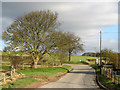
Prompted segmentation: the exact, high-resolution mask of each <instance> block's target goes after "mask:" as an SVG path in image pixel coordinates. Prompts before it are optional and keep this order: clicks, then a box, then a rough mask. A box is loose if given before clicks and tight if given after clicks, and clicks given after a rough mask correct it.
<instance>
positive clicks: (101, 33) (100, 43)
mask: <svg viewBox="0 0 120 90" xmlns="http://www.w3.org/2000/svg"><path fill="white" fill-rule="evenodd" d="M101 68H102V31H100V74H101Z"/></svg>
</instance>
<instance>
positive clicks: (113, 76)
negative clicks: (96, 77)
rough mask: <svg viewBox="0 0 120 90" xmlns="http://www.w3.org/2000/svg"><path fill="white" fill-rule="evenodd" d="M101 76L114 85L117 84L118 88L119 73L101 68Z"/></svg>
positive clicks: (119, 81)
mask: <svg viewBox="0 0 120 90" xmlns="http://www.w3.org/2000/svg"><path fill="white" fill-rule="evenodd" d="M102 74H103V75H105V76H107V77H108V78H110V79H111V80H112V82H114V84H118V85H119V86H120V71H114V70H113V69H112V68H104V67H103V68H102Z"/></svg>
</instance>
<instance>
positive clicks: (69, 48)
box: [52, 31, 84, 61]
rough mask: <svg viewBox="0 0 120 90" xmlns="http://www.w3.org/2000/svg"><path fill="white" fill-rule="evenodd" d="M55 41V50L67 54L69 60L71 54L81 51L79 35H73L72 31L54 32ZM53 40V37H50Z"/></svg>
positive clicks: (81, 45)
mask: <svg viewBox="0 0 120 90" xmlns="http://www.w3.org/2000/svg"><path fill="white" fill-rule="evenodd" d="M52 36H55V37H56V38H55V41H56V48H55V49H56V51H57V53H59V54H66V55H67V54H68V56H69V61H70V60H71V55H72V54H73V53H74V54H75V53H77V52H79V51H83V50H84V49H83V44H82V43H81V39H80V37H77V36H75V35H74V34H73V33H69V32H61V31H59V32H56V33H55V34H54V35H52ZM52 38H54V37H52ZM52 40H53V39H52Z"/></svg>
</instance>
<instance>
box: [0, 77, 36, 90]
mask: <svg viewBox="0 0 120 90" xmlns="http://www.w3.org/2000/svg"><path fill="white" fill-rule="evenodd" d="M37 81H38V80H36V79H34V78H24V79H19V80H17V81H15V82H13V83H8V84H5V85H3V86H2V88H24V87H26V86H27V85H30V84H31V83H33V82H37Z"/></svg>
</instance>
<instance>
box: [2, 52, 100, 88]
mask: <svg viewBox="0 0 120 90" xmlns="http://www.w3.org/2000/svg"><path fill="white" fill-rule="evenodd" d="M6 54H7V53H5V52H4V53H3V55H6ZM14 54H15V53H12V54H11V55H14ZM17 56H20V54H17ZM24 56H26V55H25V54H24ZM53 56H54V55H53ZM53 56H52V57H50V56H49V55H45V59H47V60H49V63H50V62H52V61H53V62H54V61H57V62H58V59H55V57H53ZM97 58H98V57H90V56H75V55H74V56H71V61H70V62H68V58H67V59H66V61H65V62H64V63H68V64H91V62H88V61H87V59H97ZM50 60H52V61H50ZM80 60H81V61H80ZM40 63H41V62H39V65H38V68H37V69H31V67H30V65H29V64H27V63H26V64H24V69H23V68H22V67H23V66H22V64H20V65H19V66H18V69H17V74H24V75H25V77H23V78H18V79H16V80H15V81H13V82H10V83H7V84H4V85H3V88H24V87H29V85H31V84H33V83H37V82H38V83H40V82H49V81H51V80H56V78H57V79H58V77H60V76H61V75H63V74H65V73H67V72H68V71H70V70H71V69H72V68H71V67H70V66H68V65H63V66H55V67H52V66H48V67H46V66H45V65H42V64H40ZM92 63H94V62H92ZM10 66H11V63H10V60H9V59H8V58H6V59H3V60H2V72H4V73H8V72H9V73H10V70H11V68H10ZM9 76H10V74H7V75H6V77H9ZM26 81H27V82H26ZM30 87H31V86H30Z"/></svg>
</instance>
